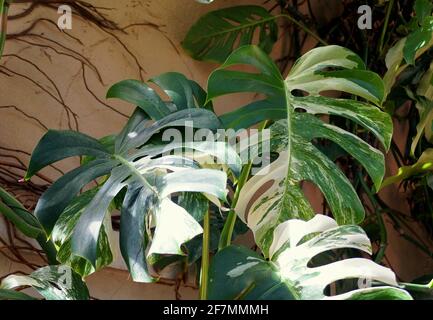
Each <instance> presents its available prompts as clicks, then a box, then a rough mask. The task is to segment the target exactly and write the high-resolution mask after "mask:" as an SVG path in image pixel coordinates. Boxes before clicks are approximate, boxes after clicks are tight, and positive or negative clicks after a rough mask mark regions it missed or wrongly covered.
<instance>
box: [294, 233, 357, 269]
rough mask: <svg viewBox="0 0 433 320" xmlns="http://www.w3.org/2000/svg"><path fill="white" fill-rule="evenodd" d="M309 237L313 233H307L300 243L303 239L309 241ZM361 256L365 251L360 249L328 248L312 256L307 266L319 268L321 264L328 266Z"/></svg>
mask: <svg viewBox="0 0 433 320" xmlns="http://www.w3.org/2000/svg"><path fill="white" fill-rule="evenodd" d="M309 238H311V235H307V236H306V237H304V238H303V239H302V240H301V242H300V243H302V242H303V241H307V240H308V239H309ZM361 257H363V252H362V251H360V250H358V249H350V248H342V249H333V250H327V251H324V252H322V253H319V254H318V255H316V256H314V257H313V258H311V260H310V261H308V264H307V267H308V268H317V267H321V266H326V265H328V264H330V263H333V262H337V261H341V260H345V259H350V258H361Z"/></svg>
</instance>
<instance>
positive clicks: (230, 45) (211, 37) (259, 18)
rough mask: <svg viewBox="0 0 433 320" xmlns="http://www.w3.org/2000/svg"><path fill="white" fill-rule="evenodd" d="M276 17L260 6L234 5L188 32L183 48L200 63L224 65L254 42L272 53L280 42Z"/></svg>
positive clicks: (209, 17) (200, 20)
mask: <svg viewBox="0 0 433 320" xmlns="http://www.w3.org/2000/svg"><path fill="white" fill-rule="evenodd" d="M276 18H277V17H275V16H273V15H271V14H270V13H269V12H268V11H267V10H266V9H265V8H263V7H260V6H235V7H229V8H225V9H220V10H216V11H211V12H209V13H207V14H205V15H204V16H202V17H201V18H200V19H199V20H198V21H197V22H196V23H195V24H194V25H193V26H192V27H191V29H190V30H189V31H188V34H187V35H186V37H185V40H183V42H182V47H183V48H184V49H185V50H186V51H187V52H188V53H189V54H190V55H191V56H192V57H193V58H194V59H197V60H206V61H215V62H219V63H222V62H224V60H225V59H226V58H227V57H228V56H229V55H230V54H231V53H232V52H233V51H234V50H235V49H237V48H239V47H241V46H244V45H247V44H252V43H254V42H255V34H256V31H258V32H257V33H258V45H259V46H260V47H261V48H262V49H263V50H264V51H265V52H268V53H269V52H270V51H271V50H272V47H273V45H274V43H275V42H276V41H277V39H278V25H277V23H276V22H275V20H276Z"/></svg>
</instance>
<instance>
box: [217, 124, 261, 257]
mask: <svg viewBox="0 0 433 320" xmlns="http://www.w3.org/2000/svg"><path fill="white" fill-rule="evenodd" d="M267 125H268V121H267V120H265V121H263V122H262V123H261V124H260V126H259V131H262V130H263V129H265V128H266V126H267ZM252 167H253V163H252V162H251V161H250V162H248V163H247V164H246V165H245V167H243V168H242V172H241V175H240V177H239V180H238V184H237V186H236V190H235V194H234V195H233V200H232V203H231V209H230V212H229V214H228V215H227V219H226V222H225V223H224V227H223V230H222V232H221V237H220V241H219V244H218V251H220V250H222V249H224V248H225V247H228V246H229V245H230V244H231V242H232V237H233V230H234V229H235V224H236V218H237V216H236V212H235V209H234V208H235V207H236V204H237V203H238V200H239V196H240V193H241V190H242V188H243V187H244V185H245V184H246V183H247V181H248V178H249V176H250V172H251V168H252Z"/></svg>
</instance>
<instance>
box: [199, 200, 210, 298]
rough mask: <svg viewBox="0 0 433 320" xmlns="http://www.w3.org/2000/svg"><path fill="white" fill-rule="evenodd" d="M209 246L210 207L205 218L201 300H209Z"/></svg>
mask: <svg viewBox="0 0 433 320" xmlns="http://www.w3.org/2000/svg"><path fill="white" fill-rule="evenodd" d="M209 247H210V213H209V208H208V210H207V213H206V214H205V216H204V220H203V245H202V255H201V276H200V300H207V292H208V289H207V288H208V284H209Z"/></svg>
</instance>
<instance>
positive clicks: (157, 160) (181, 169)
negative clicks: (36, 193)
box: [26, 82, 241, 282]
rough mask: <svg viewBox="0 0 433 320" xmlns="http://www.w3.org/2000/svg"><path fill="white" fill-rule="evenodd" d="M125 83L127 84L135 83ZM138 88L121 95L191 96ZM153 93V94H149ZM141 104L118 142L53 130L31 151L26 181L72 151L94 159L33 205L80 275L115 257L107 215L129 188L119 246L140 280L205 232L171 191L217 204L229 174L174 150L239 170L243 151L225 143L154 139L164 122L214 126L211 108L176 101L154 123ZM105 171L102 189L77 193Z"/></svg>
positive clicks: (170, 125)
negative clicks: (165, 257) (163, 258)
mask: <svg viewBox="0 0 433 320" xmlns="http://www.w3.org/2000/svg"><path fill="white" fill-rule="evenodd" d="M188 83H189V84H190V85H191V86H192V88H193V89H192V90H191V91H189V92H190V93H191V92H193V91H194V88H195V86H194V84H192V82H188ZM124 84H125V82H124V83H123V84H121V85H117V89H116V90H118V89H119V88H121V87H122V86H123V85H124ZM126 84H127V87H128V86H129V84H130V82H129V83H126ZM136 84H137V83H134V86H135V87H134V88H136ZM140 86H144V84H140ZM134 90H135V89H133V92H135V93H134V94H133V93H131V92H130V96H133V98H130V96H128V94H126V93H125V92H124V91H123V93H122V94H120V93H118V94H117V95H118V96H123V98H125V99H126V100H136V101H137V102H140V101H148V102H149V101H151V103H154V102H155V101H158V102H157V103H159V105H160V106H168V105H174V104H175V102H179V101H185V100H184V99H183V98H184V97H186V96H185V95H183V94H184V92H185V91H181V92H175V91H173V92H171V95H172V97H173V101H170V102H162V103H160V102H159V101H162V100H158V99H156V98H155V95H154V93H153V92H152V91H151V90H144V91H140V90H139V91H134ZM120 91H121V90H120ZM120 91H118V92H120ZM149 94H150V95H151V96H153V98H155V99H151V100H148V98H149ZM169 96H170V95H169ZM170 97H171V96H170ZM158 98H159V97H158ZM159 99H160V98H159ZM138 105H139V108H137V110H136V111H135V113H134V114H133V116H132V117H131V119H130V120H129V121H128V123H127V124H126V126H125V127H124V129H123V130H122V132H121V133H120V134H118V135H117V136H116V138H115V141H114V148H113V147H112V146H111V144H110V146H107V145H104V144H103V143H101V142H100V141H98V140H96V139H94V138H92V137H89V136H87V135H84V134H82V133H78V132H72V131H49V132H48V133H47V134H46V135H45V136H44V137H43V138H42V139H41V141H40V142H39V144H38V145H37V147H36V149H35V150H34V152H33V154H32V158H31V161H30V165H29V169H28V172H27V175H26V179H30V178H31V176H32V175H34V174H35V173H36V172H38V171H39V170H41V169H42V168H44V167H46V166H47V165H49V164H51V163H54V162H56V161H59V160H62V159H65V158H68V157H72V156H88V157H89V158H87V159H88V161H86V163H84V164H83V165H81V166H80V167H78V168H76V169H74V170H72V171H71V172H69V173H67V174H66V175H64V176H63V177H61V178H60V179H58V180H57V181H56V182H55V183H54V184H53V185H52V186H51V187H50V188H49V189H48V190H47V191H46V192H45V193H44V194H43V195H42V197H41V199H40V200H39V202H38V204H37V206H36V209H35V213H36V216H37V217H38V219H39V220H40V222H41V224H42V226H43V227H44V229H45V231H46V232H47V233H48V234H49V235H51V234H52V235H53V238H54V240H55V241H56V244H57V245H58V247H59V253H58V258H59V260H61V261H62V262H64V263H68V264H70V265H71V266H73V267H74V268H75V270H76V271H77V272H79V273H80V274H81V275H86V274H88V273H90V272H92V271H93V270H94V269H98V268H100V267H102V266H104V265H106V264H108V263H109V262H110V261H111V260H112V256H111V252H110V245H109V238H110V236H109V233H110V230H109V229H110V228H111V226H110V222H109V221H108V222H107V219H110V211H111V210H110V209H111V205H112V203H113V202H114V200H115V198H116V196H117V195H119V194H121V193H122V192H125V190H126V194H125V195H124V197H123V203H122V205H121V221H120V247H121V252H122V256H123V258H124V260H125V262H126V264H127V266H128V268H129V270H130V273H131V275H132V278H133V279H134V280H135V281H140V282H150V281H153V278H152V276H150V274H149V272H148V267H147V263H148V262H150V263H153V262H155V259H156V258H157V257H158V256H160V255H184V254H185V253H184V252H183V250H182V248H181V246H182V245H183V244H184V243H185V242H187V241H189V240H191V239H193V238H194V237H195V236H197V235H198V234H200V233H201V232H202V227H201V226H200V224H199V222H198V221H197V220H196V219H194V217H193V216H191V215H190V214H189V213H188V211H187V210H186V209H185V208H184V207H182V206H181V205H179V204H177V203H175V202H174V200H172V195H178V194H184V193H192V194H197V193H203V194H205V195H206V196H207V197H208V198H209V199H210V200H211V201H213V202H218V199H220V200H223V201H225V198H226V180H227V174H226V172H224V171H221V170H213V169H207V168H203V167H202V166H201V165H200V162H199V161H195V159H194V157H186V156H184V154H182V155H178V154H176V151H179V150H180V151H182V150H192V151H194V153H198V154H206V155H208V156H210V157H212V158H214V159H220V161H221V162H222V163H230V165H229V169H230V172H231V173H233V174H234V175H237V174H238V173H239V171H240V165H241V164H240V159H239V157H238V155H237V154H236V152H235V151H234V150H233V149H231V148H230V147H229V146H228V145H227V144H226V143H225V142H176V143H174V142H173V143H167V144H161V143H159V144H158V143H149V141H150V140H151V139H152V137H153V136H154V135H155V134H159V133H161V132H162V131H163V130H164V129H166V128H175V127H181V128H184V127H185V126H187V127H191V129H193V128H206V129H209V130H216V129H218V128H219V127H220V122H219V120H218V118H217V117H216V116H215V114H214V113H213V112H211V111H209V110H206V109H204V108H198V107H191V108H188V106H186V105H176V106H175V107H173V108H172V109H171V110H172V111H170V114H168V115H165V114H163V113H162V114H157V113H155V114H154V115H153V116H152V117H158V118H157V119H154V120H156V121H152V120H149V116H150V111H149V110H150V109H151V107H150V105H148V104H146V103H145V102H143V103H138ZM161 108H162V107H161ZM177 110H178V111H177ZM160 111H161V110H160ZM173 153H175V154H173ZM89 159H90V160H89ZM100 177H104V179H103V184H102V185H101V186H100V187H99V188H98V189H97V190H94V191H93V192H91V193H89V194H86V195H84V194H83V195H81V196H80V197H79V198H76V196H77V195H78V193H79V192H80V190H81V189H82V188H83V187H85V186H86V185H88V184H89V183H90V182H92V181H93V180H95V179H97V178H100ZM74 199H75V200H74ZM186 207H187V208H188V210H189V209H191V208H190V206H189V207H188V206H186ZM53 230H54V231H53ZM89 264H90V265H89Z"/></svg>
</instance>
